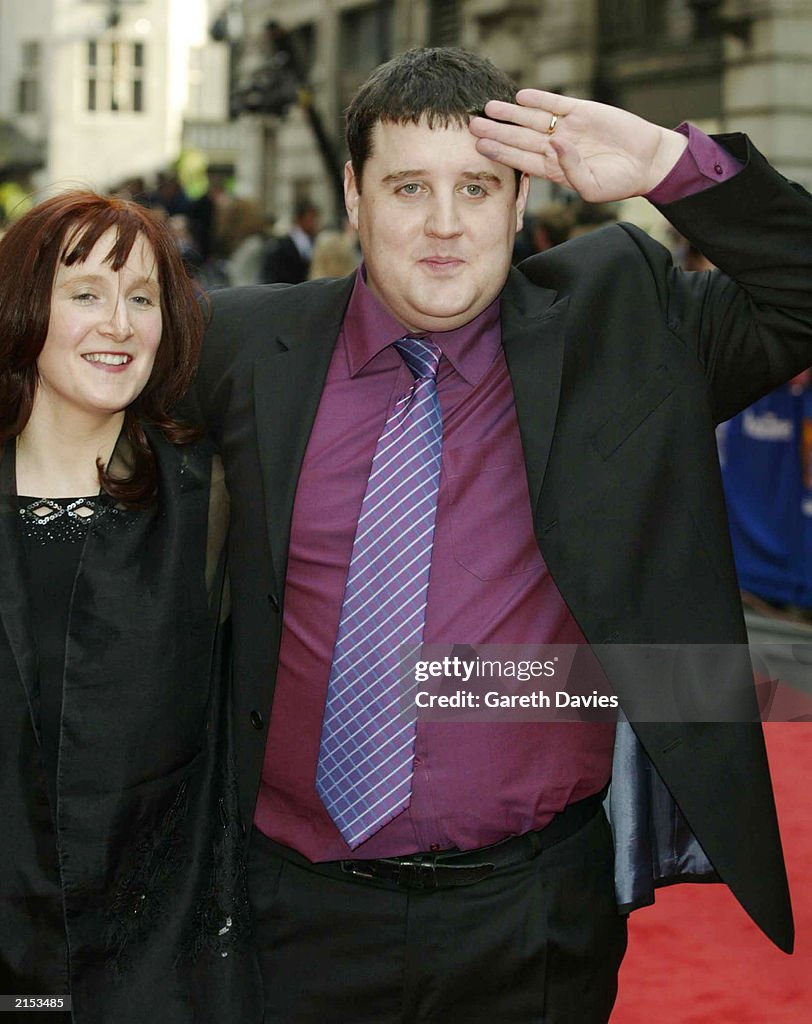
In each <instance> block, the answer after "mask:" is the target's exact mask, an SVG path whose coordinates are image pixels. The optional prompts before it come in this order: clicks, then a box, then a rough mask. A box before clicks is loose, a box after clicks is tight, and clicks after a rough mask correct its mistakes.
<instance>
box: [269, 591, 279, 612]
mask: <svg viewBox="0 0 812 1024" xmlns="http://www.w3.org/2000/svg"><path fill="white" fill-rule="evenodd" d="M268 604H270V606H271V608H272V609H273V610H274V611H275V612H278V611H279V601H277V599H276V596H275V595H274V594H268Z"/></svg>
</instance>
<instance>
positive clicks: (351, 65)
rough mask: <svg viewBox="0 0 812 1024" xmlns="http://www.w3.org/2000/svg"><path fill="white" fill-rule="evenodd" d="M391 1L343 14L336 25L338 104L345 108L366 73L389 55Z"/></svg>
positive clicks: (354, 9) (357, 8) (390, 52)
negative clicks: (337, 28)
mask: <svg viewBox="0 0 812 1024" xmlns="http://www.w3.org/2000/svg"><path fill="white" fill-rule="evenodd" d="M393 10H394V4H393V2H392V0H379V2H378V3H375V4H372V5H369V6H366V7H354V8H352V9H351V10H348V11H344V12H343V13H342V15H341V20H340V22H339V42H338V56H339V68H340V69H341V70H340V71H339V90H340V95H339V101H340V105H341V107H342V108H343V107H346V106H347V104H348V103H349V101H350V100H351V99H352V97H353V96H354V95H355V92H356V90H357V89H358V86H359V85H360V84H361V83H362V82H363V81H364V79H365V78H366V77H367V75H368V74H369V72H370V71H371V70H372V69H373V68H374V67H377V66H378V64H382V63H383V62H384V61H386V60H389V58H390V57H391V56H392V34H393V33H392V25H393Z"/></svg>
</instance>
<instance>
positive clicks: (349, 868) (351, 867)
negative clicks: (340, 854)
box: [341, 860, 378, 881]
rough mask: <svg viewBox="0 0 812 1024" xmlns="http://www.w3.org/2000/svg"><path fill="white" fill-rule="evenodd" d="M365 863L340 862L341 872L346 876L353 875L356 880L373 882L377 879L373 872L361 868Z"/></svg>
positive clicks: (356, 861) (353, 861) (354, 861)
mask: <svg viewBox="0 0 812 1024" xmlns="http://www.w3.org/2000/svg"><path fill="white" fill-rule="evenodd" d="M364 863H366V862H365V861H362V860H361V861H358V860H342V862H341V870H342V871H344V872H345V873H346V874H348V875H355V876H356V878H369V879H372V880H373V881H374V880H375V879H376V878H377V877H378V876H377V875H376V874H375V872H374V871H364V870H363V868H362V867H361V865H362V864H364Z"/></svg>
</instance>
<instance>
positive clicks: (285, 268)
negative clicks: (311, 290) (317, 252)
mask: <svg viewBox="0 0 812 1024" xmlns="http://www.w3.org/2000/svg"><path fill="white" fill-rule="evenodd" d="M309 270H310V260H306V259H304V258H303V257H302V254H301V253H300V252H299V250H298V249H297V248H296V243H295V242H294V241H293V239H292V238H291V236H290V235H283V237H282V238H272V239H270V240H269V241H268V243H267V245H266V247H265V252H264V254H263V257H262V270H261V273H262V280H263V281H264V282H265V283H266V284H301V283H302V281H306V280H307V273H308V271H309Z"/></svg>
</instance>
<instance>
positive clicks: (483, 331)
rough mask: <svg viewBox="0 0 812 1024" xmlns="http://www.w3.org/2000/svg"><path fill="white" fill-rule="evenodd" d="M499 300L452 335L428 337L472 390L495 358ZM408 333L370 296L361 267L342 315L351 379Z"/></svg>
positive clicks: (497, 344)
mask: <svg viewBox="0 0 812 1024" xmlns="http://www.w3.org/2000/svg"><path fill="white" fill-rule="evenodd" d="M499 309H500V304H499V296H497V297H496V298H495V299H494V300H493V302H492V303H491V304H490V305H489V306H488V307H487V308H486V309H483V310H482V312H481V313H480V314H479V315H478V316H477V317H475V318H474V319H473V320H471V321H470V322H469V323H467V324H463V325H462V327H457V328H456V329H455V330H453V331H437V332H434V333H428V334H425V335H418V336H420V337H423V336H425V337H427V338H429V339H430V340H431V341H433V342H434V343H435V344H436V345H438V346H439V347H440V349H441V351H442V353H443V355H444V356H445V357H446V359H447V360H448V361H449V362H450V363H451V365H452V366H453V367H454V369H455V370H456V371H457V373H459V374H460V376H461V377H463V378H464V379H465V380H466V381H467V382H468V383H469V384H470V385H471V386H474V385H476V384H478V383H479V381H480V380H481V379H482V377H483V376H484V375H485V371H486V370H487V369H488V367H489V366H490V365H491V363H492V362H493V360H494V359H495V358H496V353H497V352H498V350H499V346H500V344H501V332H500V329H499ZM408 333H409V332H408V331H407V330H406V329H405V328H404V326H403V324H401V323H399V322H398V321H397V320H396V319H395V318H394V317H393V316H392V314H391V313H390V312H389V311H388V310H387V309H386V308H385V307H384V306H383V304H382V303H381V302H380V301H379V300H378V299H377V298H376V297H375V295H373V294H372V292H371V291H370V289H369V286H368V285H367V283H366V272H365V270H364V267H363V265H362V266H361V267H360V268H359V270H358V273H357V274H356V275H355V286H354V288H353V290H352V295H351V296H350V301H349V305H348V306H347V311H346V313H345V314H344V338H345V342H346V345H347V368H348V370H349V373H350V376H351V377H355V376H356V375H357V374H359V373H360V372H361V371H362V370H363V369H364V367H365V366H366V365H367V363H369V362H370V360H372V359H374V358H375V356H377V355H378V354H379V353H380V352H382V351H383V350H384V349H386V348H388V347H389V346H391V345H394V343H395V342H396V341H399V340H400V338H403V337H405V336H406V335H407V334H408Z"/></svg>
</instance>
